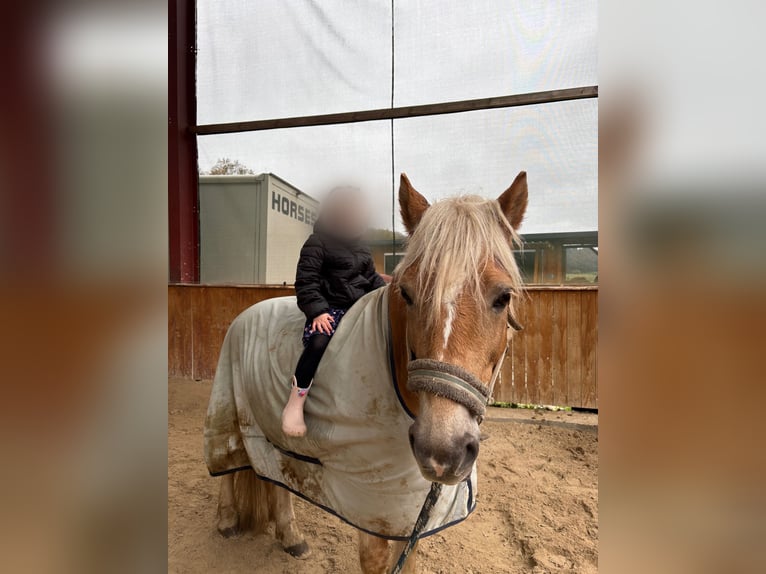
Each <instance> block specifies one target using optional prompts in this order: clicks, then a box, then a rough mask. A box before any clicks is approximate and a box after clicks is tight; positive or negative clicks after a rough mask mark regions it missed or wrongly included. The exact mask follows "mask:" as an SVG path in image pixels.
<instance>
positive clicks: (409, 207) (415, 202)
mask: <svg viewBox="0 0 766 574" xmlns="http://www.w3.org/2000/svg"><path fill="white" fill-rule="evenodd" d="M429 207H430V205H429V204H428V201H427V200H426V198H425V197H423V196H422V195H420V194H419V193H418V192H417V191H415V188H414V187H412V184H411V183H410V180H409V179H407V175H406V174H404V173H402V177H401V180H400V182H399V209H400V210H401V214H402V221H403V222H404V227H405V228H406V229H407V233H409V234H410V235H412V234H413V233H414V232H415V228H416V227H417V226H418V223H420V219H421V218H422V217H423V214H424V213H425V212H426V209H428V208H429Z"/></svg>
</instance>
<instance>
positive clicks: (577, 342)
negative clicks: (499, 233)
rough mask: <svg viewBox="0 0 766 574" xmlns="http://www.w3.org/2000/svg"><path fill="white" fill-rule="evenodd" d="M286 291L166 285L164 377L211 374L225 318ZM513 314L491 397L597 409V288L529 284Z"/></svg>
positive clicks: (208, 376)
mask: <svg viewBox="0 0 766 574" xmlns="http://www.w3.org/2000/svg"><path fill="white" fill-rule="evenodd" d="M293 293H294V291H293V288H292V287H279V286H205V285H170V286H169V287H168V339H169V340H168V375H169V376H171V377H180V378H193V379H211V378H213V376H214V375H215V368H216V363H217V361H218V353H219V351H220V348H221V344H222V343H223V338H224V336H225V335H226V330H227V329H228V328H229V324H230V323H231V322H232V320H233V319H234V318H235V317H236V316H237V315H238V314H239V313H240V312H242V311H243V310H244V309H246V308H247V307H249V306H250V305H253V304H255V303H257V302H258V301H263V300H264V299H268V298H270V297H282V296H285V295H292V294H293ZM517 317H518V320H519V322H520V323H521V324H522V325H523V326H524V330H523V331H521V332H520V333H517V334H516V335H515V336H514V339H513V342H512V348H511V354H510V355H509V357H508V360H507V361H506V363H505V366H504V369H503V377H502V382H501V383H499V384H498V386H496V387H495V393H494V394H495V400H496V401H506V402H516V403H536V404H548V405H568V406H575V407H591V408H595V407H597V406H598V385H597V380H596V371H597V370H596V360H597V357H596V347H597V342H598V325H597V321H598V288H597V287H593V286H584V287H576V286H573V287H528V288H527V292H526V297H525V299H524V300H523V301H522V303H520V304H519V306H518V311H517Z"/></svg>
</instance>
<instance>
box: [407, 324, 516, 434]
mask: <svg viewBox="0 0 766 574" xmlns="http://www.w3.org/2000/svg"><path fill="white" fill-rule="evenodd" d="M521 328H522V327H521V325H519V324H518V323H517V322H516V319H515V318H514V317H513V316H512V315H511V313H510V311H509V312H508V324H507V327H506V345H505V350H504V351H503V354H502V355H501V356H500V359H499V360H498V362H497V363H496V364H495V366H494V368H493V369H492V377H491V379H490V381H489V385H485V384H484V383H483V382H482V381H481V380H480V379H479V378H478V377H477V376H476V375H474V374H473V373H470V372H468V371H467V370H465V369H464V368H462V367H458V366H457V365H453V364H451V363H444V362H442V361H436V360H434V359H414V360H412V361H410V362H409V364H408V365H407V372H408V377H407V388H408V389H409V390H410V391H413V392H420V391H423V392H426V393H430V394H432V395H436V396H439V397H444V398H445V399H449V400H451V401H454V402H456V403H458V404H460V405H463V406H464V407H465V408H467V409H468V411H469V412H470V413H471V414H472V415H473V416H475V417H478V418H479V422H481V420H482V419H483V418H484V413H485V412H486V407H487V403H489V400H490V398H491V397H492V390H493V389H494V387H495V383H496V382H497V380H498V378H499V377H500V372H501V370H502V368H503V361H504V360H505V357H506V355H508V350H509V348H510V344H511V335H512V330H513V329H515V330H516V331H520V330H521Z"/></svg>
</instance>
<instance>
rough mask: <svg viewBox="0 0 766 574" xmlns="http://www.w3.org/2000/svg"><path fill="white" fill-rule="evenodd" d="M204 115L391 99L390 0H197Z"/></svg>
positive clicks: (327, 108) (312, 110)
mask: <svg viewBox="0 0 766 574" xmlns="http://www.w3.org/2000/svg"><path fill="white" fill-rule="evenodd" d="M197 48H198V53H197V106H198V109H197V115H198V123H200V124H207V123H221V122H232V121H243V120H256V119H265V118H277V117H288V116H301V115H311V114H325V113H334V112H344V111H352V110H362V109H372V108H381V107H388V106H389V105H390V104H391V3H390V2H387V1H367V2H345V1H342V0H323V1H322V2H315V1H311V0H257V1H255V0H198V2H197Z"/></svg>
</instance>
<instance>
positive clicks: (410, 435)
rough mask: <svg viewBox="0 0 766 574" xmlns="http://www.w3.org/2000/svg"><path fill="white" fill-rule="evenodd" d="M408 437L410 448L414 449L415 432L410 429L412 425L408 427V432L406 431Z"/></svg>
mask: <svg viewBox="0 0 766 574" xmlns="http://www.w3.org/2000/svg"><path fill="white" fill-rule="evenodd" d="M407 434H408V435H409V437H410V448H411V449H413V450H414V449H415V433H414V432H413V431H412V427H410V430H409V432H408V433H407Z"/></svg>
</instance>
